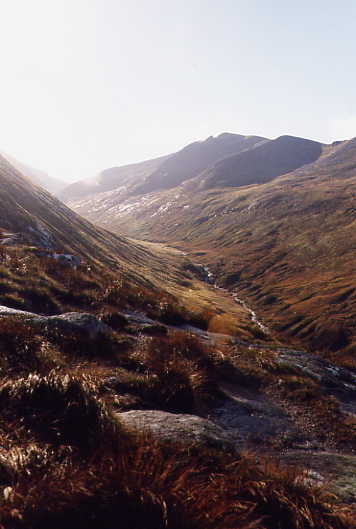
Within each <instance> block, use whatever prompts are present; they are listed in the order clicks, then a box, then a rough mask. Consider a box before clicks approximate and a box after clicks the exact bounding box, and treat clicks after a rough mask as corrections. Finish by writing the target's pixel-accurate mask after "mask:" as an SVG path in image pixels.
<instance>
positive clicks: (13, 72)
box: [0, 0, 356, 181]
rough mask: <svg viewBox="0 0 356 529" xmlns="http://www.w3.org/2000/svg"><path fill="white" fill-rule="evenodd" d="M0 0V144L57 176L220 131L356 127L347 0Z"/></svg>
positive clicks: (346, 133)
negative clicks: (0, 67) (336, 1)
mask: <svg viewBox="0 0 356 529" xmlns="http://www.w3.org/2000/svg"><path fill="white" fill-rule="evenodd" d="M0 5H1V8H2V9H1V19H2V24H1V26H2V29H1V32H0V57H1V66H2V72H1V73H2V76H1V78H2V80H1V84H0V116H1V120H0V150H4V151H6V152H8V153H10V154H12V155H13V156H15V157H17V158H18V159H19V160H21V161H23V162H25V163H27V164H30V165H32V166H34V167H38V168H40V169H42V170H45V171H47V172H49V174H50V175H51V176H54V177H57V178H61V179H65V180H68V181H73V180H78V179H81V178H86V177H90V176H93V175H94V174H95V173H97V172H99V171H100V170H102V169H104V168H107V167H110V166H114V165H123V164H127V163H132V162H136V161H141V160H144V159H148V158H153V157H155V156H159V155H162V154H167V153H170V152H174V151H176V150H178V149H179V148H181V147H183V146H184V145H186V144H187V143H189V142H191V141H195V140H199V139H204V138H206V137H207V136H209V135H211V134H219V133H221V132H226V131H228V132H235V133H240V134H257V135H262V136H267V137H270V138H273V137H277V136H279V135H281V134H292V135H296V136H302V137H307V138H311V139H315V140H319V141H323V142H331V141H334V140H336V139H345V138H350V137H353V136H356V104H355V95H354V87H355V85H356V70H355V68H354V64H355V58H356V57H355V55H356V40H355V32H354V27H355V22H356V16H355V15H356V4H355V2H353V1H349V0H341V1H340V2H338V3H335V2H334V1H330V0H326V1H320V0H314V1H313V2H310V1H306V0H301V1H300V2H298V3H295V2H291V1H289V0H287V1H282V0H271V1H270V2H263V1H261V0H260V1H258V0H250V1H249V2H245V1H242V0H222V1H220V2H216V1H214V2H213V1H211V0H205V1H203V0H190V1H189V2H181V1H177V0H141V1H138V0H136V1H133V0H61V1H57V0H56V1H54V0H50V1H49V0H31V2H29V1H28V0H1V1H0Z"/></svg>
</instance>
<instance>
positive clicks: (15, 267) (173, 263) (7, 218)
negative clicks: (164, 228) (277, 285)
mask: <svg viewBox="0 0 356 529" xmlns="http://www.w3.org/2000/svg"><path fill="white" fill-rule="evenodd" d="M0 232H1V237H0V238H2V239H3V242H4V243H5V245H4V246H3V248H4V249H6V248H7V247H8V246H9V247H10V250H11V247H12V246H14V250H13V251H10V253H9V252H8V251H4V252H2V253H1V255H0V257H1V260H2V261H3V262H4V263H5V264H6V263H7V266H8V260H9V259H10V261H11V262H12V263H13V264H12V267H11V273H10V275H9V274H8V272H6V271H5V270H4V271H3V274H4V275H3V278H2V280H1V281H0V286H1V288H2V290H3V292H4V293H6V295H5V298H1V300H2V302H3V304H5V305H8V304H9V303H10V305H9V306H13V307H14V308H22V309H26V310H28V309H29V308H31V306H28V303H31V298H32V297H33V295H31V292H30V291H28V288H27V287H29V285H30V283H31V284H32V283H33V285H32V286H33V288H34V289H35V290H36V292H37V293H38V292H39V291H41V288H42V290H43V289H44V290H45V292H46V296H47V297H46V296H44V297H46V300H47V299H50V298H51V294H50V293H51V281H52V279H53V278H52V279H51V278H49V277H48V275H47V272H46V270H47V269H51V268H53V267H54V265H53V266H52V265H51V264H49V263H48V259H47V257H49V256H51V255H54V254H55V253H64V254H69V255H73V256H74V257H78V258H79V259H80V260H81V262H82V265H83V267H82V268H83V272H84V275H85V276H87V272H86V270H87V269H88V267H89V269H90V270H91V272H90V274H89V276H93V277H87V278H86V280H85V281H84V283H83V281H82V280H80V281H79V280H78V284H77V285H76V284H75V283H74V284H72V285H71V287H70V288H75V289H79V290H80V288H81V285H83V284H84V285H85V284H86V283H88V284H90V283H91V284H92V290H93V291H92V292H91V294H90V296H89V298H88V299H89V301H87V302H86V301H85V299H86V298H85V296H83V299H84V301H83V303H84V305H85V308H86V309H88V304H89V305H90V303H94V304H95V296H99V297H100V295H101V294H100V293H99V292H110V291H112V294H111V297H115V296H116V298H118V300H117V303H119V304H120V303H121V304H125V303H126V302H127V301H128V300H129V304H130V305H131V306H132V307H136V308H142V306H146V305H151V309H150V310H151V312H152V310H153V313H154V314H156V313H157V312H158V313H165V312H167V314H168V313H170V314H171V319H172V321H175V320H179V321H184V320H185V321H186V322H189V321H190V320H194V321H196V322H198V323H199V322H200V323H199V324H201V325H202V326H203V327H207V326H210V327H211V329H212V330H220V331H221V330H229V331H231V332H233V333H234V332H238V333H240V334H241V335H243V336H245V337H246V336H250V337H251V336H254V334H255V331H256V329H255V325H254V324H253V322H251V321H250V316H249V314H248V311H246V310H245V309H244V308H242V307H239V306H238V305H237V304H236V303H235V302H234V300H233V299H232V298H231V296H229V295H228V294H225V295H223V296H222V295H221V294H219V293H217V292H216V291H215V290H214V289H213V288H212V286H210V285H208V284H207V283H206V282H204V281H202V272H201V270H199V269H194V267H193V268H192V267H191V266H190V263H189V260H188V259H187V258H186V257H185V256H184V255H183V254H181V253H180V252H177V251H174V250H170V249H167V248H165V247H163V246H161V245H153V244H148V243H139V242H137V241H134V240H129V239H126V238H125V237H121V236H117V235H113V234H112V233H110V232H107V231H106V230H103V229H100V228H97V227H95V226H94V225H92V224H91V223H90V222H88V221H86V220H84V219H83V218H81V217H79V216H78V215H77V214H76V213H74V212H73V211H72V210H70V209H69V208H68V207H66V206H65V205H64V204H62V203H61V202H60V201H59V200H57V199H56V198H55V197H53V196H52V195H50V194H49V193H47V192H46V191H44V190H43V189H41V188H39V187H37V186H34V185H33V184H31V182H30V181H29V180H28V179H26V178H25V177H23V175H21V174H20V173H19V172H18V171H17V170H16V169H15V168H14V167H13V166H12V165H11V164H10V163H9V162H8V161H7V160H5V159H4V158H0ZM29 245H31V246H34V247H35V248H32V247H29ZM36 248H37V249H40V250H42V253H43V258H41V257H38V255H39V254H38V251H36ZM0 249H1V246H0ZM17 254H18V257H16V255H17ZM10 261H9V262H10ZM30 263H32V264H31V266H30ZM41 263H42V264H43V266H44V269H45V270H44V271H43V277H41ZM23 267H25V268H24V270H25V272H24V273H25V277H23V274H22V272H21V270H22V268H23ZM54 268H55V272H56V270H57V268H58V267H57V268H56V267H54ZM59 268H60V267H59ZM56 273H57V272H56ZM59 276H60V277H59V278H56V281H57V283H58V282H59V284H57V283H56V289H57V287H59V286H60V280H61V279H60V278H61V276H62V273H60V274H59ZM0 279H1V276H0ZM24 282H25V287H26V288H24ZM82 288H84V289H86V287H82ZM19 291H21V292H22V293H24V292H25V294H24V295H23V296H22V298H21V297H20V298H19V296H18V293H19ZM57 294H58V292H57ZM78 295H79V297H80V293H78ZM105 295H106V294H105ZM13 296H15V298H14V297H13ZM58 296H59V297H58ZM58 296H57V298H56V296H54V297H53V298H54V305H56V306H57V309H56V310H57V311H60V305H61V302H60V298H61V293H60V292H59V294H58ZM1 300H0V301H1ZM52 301H53V300H52ZM46 303H47V301H46ZM174 313H175V315H174ZM167 317H168V316H167Z"/></svg>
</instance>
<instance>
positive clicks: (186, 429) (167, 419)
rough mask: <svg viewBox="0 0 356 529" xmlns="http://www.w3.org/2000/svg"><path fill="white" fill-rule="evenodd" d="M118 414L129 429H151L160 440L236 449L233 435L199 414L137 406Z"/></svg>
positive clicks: (138, 431) (140, 431)
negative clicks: (138, 407) (139, 408)
mask: <svg viewBox="0 0 356 529" xmlns="http://www.w3.org/2000/svg"><path fill="white" fill-rule="evenodd" d="M116 417H117V419H118V420H119V422H120V423H121V424H122V425H123V426H124V427H126V428H127V429H128V430H129V431H134V432H137V433H148V434H150V435H151V436H152V437H153V438H154V439H156V440H157V441H161V442H168V443H173V444H183V445H185V446H191V447H194V446H198V447H199V448H208V449H209V448H210V449H214V448H215V449H228V450H233V449H234V443H233V441H232V439H231V437H230V436H229V435H228V434H227V433H226V432H224V430H223V429H222V428H220V426H217V425H216V424H214V423H213V422H211V421H209V420H208V419H204V418H202V417H197V416H196V415H187V414H174V413H168V412H165V411H160V410H134V411H127V412H124V413H117V414H116Z"/></svg>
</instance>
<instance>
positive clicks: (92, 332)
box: [0, 305, 112, 341]
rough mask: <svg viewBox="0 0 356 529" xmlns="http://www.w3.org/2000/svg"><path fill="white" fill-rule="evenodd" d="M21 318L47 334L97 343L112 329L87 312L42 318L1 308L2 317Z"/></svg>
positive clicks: (108, 334) (29, 313)
mask: <svg viewBox="0 0 356 529" xmlns="http://www.w3.org/2000/svg"><path fill="white" fill-rule="evenodd" d="M6 316H13V317H19V318H21V320H22V321H24V322H26V323H29V324H31V325H33V326H36V327H38V328H39V329H41V330H44V331H47V332H50V333H51V332H53V331H59V332H60V333H61V334H63V335H73V334H74V335H81V336H83V335H84V336H85V337H86V338H87V339H88V340H93V341H96V340H98V339H99V338H100V337H103V336H105V337H108V336H110V335H111V333H112V329H111V328H110V327H109V326H108V325H107V324H106V323H104V322H102V321H100V320H99V319H98V318H97V317H96V316H94V315H93V314H89V313H86V312H67V313H65V314H60V315H59V316H40V315H38V314H35V313H33V312H26V311H23V310H17V309H11V308H9V307H5V306H2V305H1V306H0V317H6Z"/></svg>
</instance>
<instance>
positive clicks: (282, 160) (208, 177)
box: [197, 136, 322, 189]
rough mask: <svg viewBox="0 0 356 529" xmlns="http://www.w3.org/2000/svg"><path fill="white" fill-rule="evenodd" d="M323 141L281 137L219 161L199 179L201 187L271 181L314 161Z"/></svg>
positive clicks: (243, 184)
mask: <svg viewBox="0 0 356 529" xmlns="http://www.w3.org/2000/svg"><path fill="white" fill-rule="evenodd" d="M321 152H322V144H321V143H318V142H316V141H311V140H306V139H304V138H295V137H293V136H281V137H280V138H277V139H276V140H271V141H268V142H264V143H262V144H261V145H257V146H256V148H255V149H249V150H248V151H245V152H242V153H239V154H235V155H234V156H230V157H228V158H225V159H224V160H221V161H219V162H217V163H216V164H215V165H214V166H213V167H212V168H210V169H208V170H207V171H206V172H205V173H203V174H202V175H200V177H199V178H198V179H197V183H198V186H199V188H201V189H207V188H210V187H227V186H231V187H238V186H246V185H250V184H259V183H263V182H268V181H269V180H272V179H273V178H276V177H277V176H280V175H282V174H286V173H289V172H291V171H294V170H295V169H298V168H299V167H301V166H302V165H305V164H308V163H311V162H314V161H315V160H316V159H317V158H319V156H320V155H321Z"/></svg>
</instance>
